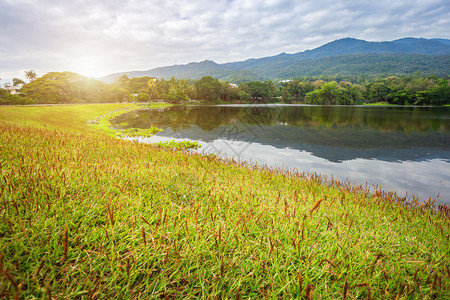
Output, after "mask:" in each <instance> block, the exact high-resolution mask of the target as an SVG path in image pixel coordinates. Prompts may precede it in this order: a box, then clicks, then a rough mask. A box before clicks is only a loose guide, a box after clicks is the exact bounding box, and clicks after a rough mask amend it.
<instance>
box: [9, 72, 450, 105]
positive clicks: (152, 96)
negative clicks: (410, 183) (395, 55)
mask: <svg viewBox="0 0 450 300" xmlns="http://www.w3.org/2000/svg"><path fill="white" fill-rule="evenodd" d="M25 76H26V78H27V79H28V80H29V81H30V82H29V83H25V82H24V81H22V80H21V79H18V78H14V79H13V85H12V87H16V88H15V89H13V88H11V85H10V86H9V88H8V86H7V85H5V89H0V104H34V103H37V104H39V103H111V102H151V101H157V100H159V101H165V102H170V103H185V102H188V101H191V100H201V101H204V102H206V103H218V102H226V103H271V102H281V103H305V104H320V105H334V104H338V105H351V104H363V103H377V102H385V103H390V104H400V105H445V104H450V87H449V84H448V79H447V78H439V77H437V76H434V75H433V76H428V77H424V76H422V75H421V74H420V73H415V74H414V75H411V76H400V77H395V76H391V77H387V78H374V77H364V78H363V77H361V76H353V77H352V76H344V77H343V76H339V75H335V76H327V77H324V76H319V77H302V78H296V79H294V80H283V81H278V82H275V81H271V80H267V81H251V82H246V83H242V84H240V85H239V86H238V85H236V84H232V83H229V82H223V81H220V80H218V79H216V78H213V77H211V76H204V77H202V78H201V79H199V80H187V79H176V78H172V79H170V80H165V79H157V78H154V77H133V78H128V77H127V76H126V75H123V76H121V77H119V78H118V79H117V80H115V81H114V82H112V83H110V84H108V83H105V82H102V81H100V80H96V79H93V78H88V77H85V76H82V75H79V74H76V73H72V72H50V73H47V74H46V75H44V76H42V77H37V75H36V73H35V72H34V71H32V70H31V71H28V72H26V73H25ZM19 86H20V87H21V88H20V89H17V87H19ZM12 90H14V91H17V90H18V92H15V93H12V92H11V91H12Z"/></svg>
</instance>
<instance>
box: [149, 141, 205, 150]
mask: <svg viewBox="0 0 450 300" xmlns="http://www.w3.org/2000/svg"><path fill="white" fill-rule="evenodd" d="M156 145H157V146H158V147H163V148H172V149H177V150H187V149H198V148H200V147H201V146H200V144H199V143H198V142H193V141H188V140H187V141H175V140H170V141H161V142H158V143H156Z"/></svg>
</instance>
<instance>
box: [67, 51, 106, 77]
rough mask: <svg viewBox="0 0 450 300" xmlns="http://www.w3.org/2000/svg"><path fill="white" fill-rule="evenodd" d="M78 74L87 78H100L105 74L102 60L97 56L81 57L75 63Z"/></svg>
mask: <svg viewBox="0 0 450 300" xmlns="http://www.w3.org/2000/svg"><path fill="white" fill-rule="evenodd" d="M75 64H76V65H75V66H74V70H75V72H76V73H78V74H80V75H83V76H87V77H98V76H101V75H102V74H103V70H102V59H100V58H99V57H96V56H89V57H81V58H79V59H78V60H77V61H76V62H75Z"/></svg>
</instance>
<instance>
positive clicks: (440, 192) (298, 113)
mask: <svg viewBox="0 0 450 300" xmlns="http://www.w3.org/2000/svg"><path fill="white" fill-rule="evenodd" d="M113 126H114V127H115V128H117V129H118V128H120V129H125V128H130V127H136V128H149V127H151V126H155V127H159V128H163V129H164V131H163V132H161V133H159V134H157V135H155V136H154V137H152V138H145V139H144V138H141V139H140V140H142V141H143V142H150V143H153V142H158V141H161V140H170V139H176V140H183V139H190V140H193V141H198V142H200V143H201V145H202V148H201V149H200V150H199V152H206V153H216V154H217V155H221V156H225V157H234V158H238V159H242V160H247V161H251V162H253V163H257V164H258V165H264V164H267V165H269V166H273V167H282V168H287V169H294V168H295V169H298V170H299V171H301V172H309V173H312V172H316V173H318V174H322V175H325V176H327V177H328V178H331V177H333V178H337V179H339V180H341V181H349V182H351V183H354V184H361V185H363V186H366V184H367V185H368V186H369V187H375V186H377V187H381V188H382V189H384V190H386V191H396V192H397V193H398V194H399V195H400V196H407V197H408V198H411V197H412V196H417V197H418V198H419V200H421V201H423V200H426V199H428V198H432V199H435V198H438V199H437V202H438V203H445V204H450V168H449V166H450V165H449V162H450V107H398V106H310V105H221V106H177V107H171V108H166V109H142V110H138V111H133V112H130V113H127V114H125V115H122V116H120V117H117V118H115V119H114V120H113Z"/></svg>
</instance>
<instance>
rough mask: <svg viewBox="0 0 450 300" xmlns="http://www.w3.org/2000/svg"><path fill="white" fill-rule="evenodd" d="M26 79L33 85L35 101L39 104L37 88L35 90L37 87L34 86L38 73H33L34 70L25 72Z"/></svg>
mask: <svg viewBox="0 0 450 300" xmlns="http://www.w3.org/2000/svg"><path fill="white" fill-rule="evenodd" d="M25 77H26V78H27V79H28V80H30V81H31V82H32V83H33V91H34V101H35V102H36V104H37V98H36V88H35V86H34V80H35V79H36V78H37V74H36V72H35V71H33V70H30V71H25Z"/></svg>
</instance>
